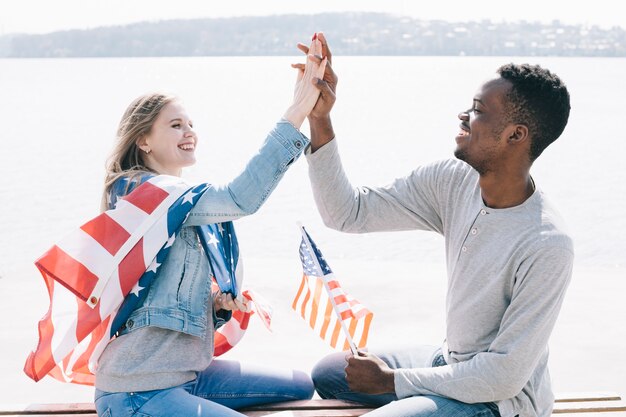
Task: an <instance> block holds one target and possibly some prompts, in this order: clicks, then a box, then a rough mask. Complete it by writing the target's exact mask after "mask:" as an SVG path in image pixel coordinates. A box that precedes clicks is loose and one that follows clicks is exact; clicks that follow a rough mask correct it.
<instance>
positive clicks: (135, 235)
mask: <svg viewBox="0 0 626 417" xmlns="http://www.w3.org/2000/svg"><path fill="white" fill-rule="evenodd" d="M155 178H158V177H155ZM152 180H154V178H152V179H151V180H150V181H152ZM187 187H188V186H187ZM161 188H164V187H161ZM188 189H189V188H180V187H172V189H171V191H170V195H168V196H167V197H166V198H165V200H163V201H162V202H161V204H159V205H158V206H157V208H156V209H155V210H154V211H153V212H152V214H151V215H150V216H148V217H147V218H146V219H145V220H144V221H143V222H142V223H141V224H140V225H139V226H137V228H136V229H135V230H133V231H132V234H131V237H130V238H128V240H126V242H124V244H123V245H122V247H121V248H120V250H119V251H118V252H117V253H116V254H115V256H114V257H113V262H112V263H111V264H109V265H108V266H109V273H108V274H105V275H103V276H104V277H106V279H102V278H101V279H99V280H98V282H97V284H96V286H95V288H94V289H93V291H92V292H91V294H90V295H89V297H87V305H89V306H90V307H91V308H93V307H95V304H94V303H92V302H91V300H92V298H93V297H96V300H99V299H100V295H101V293H102V291H103V289H104V286H105V285H106V283H107V281H108V280H109V279H110V277H111V274H112V273H113V271H114V270H115V269H116V268H117V266H118V265H119V264H120V262H121V261H122V259H124V257H126V255H127V254H128V252H130V250H131V249H132V248H133V247H134V246H135V245H136V244H137V242H139V240H140V239H141V238H142V237H143V236H144V235H145V234H146V233H147V231H148V230H149V229H150V228H151V227H152V226H153V225H154V223H155V222H156V221H157V220H158V219H160V218H161V217H163V216H165V215H167V211H168V209H169V208H170V206H171V205H172V204H174V202H175V201H176V200H177V199H178V197H180V196H181V195H182V194H183V193H185V191H187V190H188ZM166 240H167V238H166ZM164 243H165V241H163V242H162V244H164Z"/></svg>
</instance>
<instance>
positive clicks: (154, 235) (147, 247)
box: [143, 216, 169, 267]
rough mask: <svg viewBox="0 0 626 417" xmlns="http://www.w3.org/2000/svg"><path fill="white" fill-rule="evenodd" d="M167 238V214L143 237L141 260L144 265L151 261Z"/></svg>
mask: <svg viewBox="0 0 626 417" xmlns="http://www.w3.org/2000/svg"><path fill="white" fill-rule="evenodd" d="M168 239H169V236H168V234H167V216H163V217H161V218H160V219H159V220H158V221H157V222H156V223H155V224H154V226H152V227H151V228H150V230H148V232H147V233H146V235H145V236H144V237H143V261H144V264H145V265H146V267H148V265H150V264H151V263H152V261H153V260H154V258H155V257H156V256H157V254H158V253H159V250H161V248H162V247H163V245H164V244H165V242H167V240H168Z"/></svg>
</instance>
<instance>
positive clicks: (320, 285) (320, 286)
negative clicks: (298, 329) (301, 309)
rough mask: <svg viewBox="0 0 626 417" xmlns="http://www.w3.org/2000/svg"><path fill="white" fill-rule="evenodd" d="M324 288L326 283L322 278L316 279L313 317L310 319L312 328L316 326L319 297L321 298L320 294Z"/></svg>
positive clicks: (312, 307)
mask: <svg viewBox="0 0 626 417" xmlns="http://www.w3.org/2000/svg"><path fill="white" fill-rule="evenodd" d="M323 289H324V284H323V283H322V281H321V280H319V279H316V280H315V293H314V294H313V301H312V303H311V304H312V306H311V314H310V316H311V318H310V320H309V325H310V326H311V327H312V328H315V320H317V309H318V307H319V299H320V294H321V293H322V290H323Z"/></svg>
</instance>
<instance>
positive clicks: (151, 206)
mask: <svg viewBox="0 0 626 417" xmlns="http://www.w3.org/2000/svg"><path fill="white" fill-rule="evenodd" d="M168 195H169V194H168V193H167V192H166V191H165V190H163V189H162V188H159V187H157V186H156V185H152V184H151V183H149V182H144V183H143V184H141V185H140V186H139V187H137V188H136V189H135V191H133V192H132V193H130V194H128V195H127V196H126V197H124V200H126V201H128V202H129V203H131V204H133V205H134V206H137V207H139V208H140V209H142V210H143V211H145V212H146V213H148V214H151V213H152V212H153V211H154V210H155V209H156V208H157V207H158V206H159V204H161V203H162V202H163V200H165V198H167V196H168Z"/></svg>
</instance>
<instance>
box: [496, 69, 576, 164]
mask: <svg viewBox="0 0 626 417" xmlns="http://www.w3.org/2000/svg"><path fill="white" fill-rule="evenodd" d="M498 74H499V75H500V77H502V78H504V79H505V80H508V81H510V82H511V83H512V84H513V87H512V88H511V90H510V92H509V94H508V95H507V99H508V103H507V104H506V107H505V111H506V112H507V113H508V116H509V118H510V122H512V123H519V124H524V125H526V126H527V127H528V129H529V131H530V134H531V137H532V143H531V145H530V161H531V162H532V161H534V160H535V159H537V157H538V156H539V155H541V153H542V152H543V150H544V149H546V148H547V147H548V145H550V144H551V143H552V142H554V141H555V140H556V139H557V138H558V137H559V136H560V135H561V133H563V129H565V125H567V119H568V118H569V111H570V101H569V92H568V91H567V87H566V86H565V84H564V83H563V81H561V79H560V78H559V77H558V76H557V75H556V74H552V73H551V72H550V71H548V70H547V69H544V68H541V67H540V66H538V65H529V64H521V65H518V64H506V65H503V66H501V67H500V68H498Z"/></svg>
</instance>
